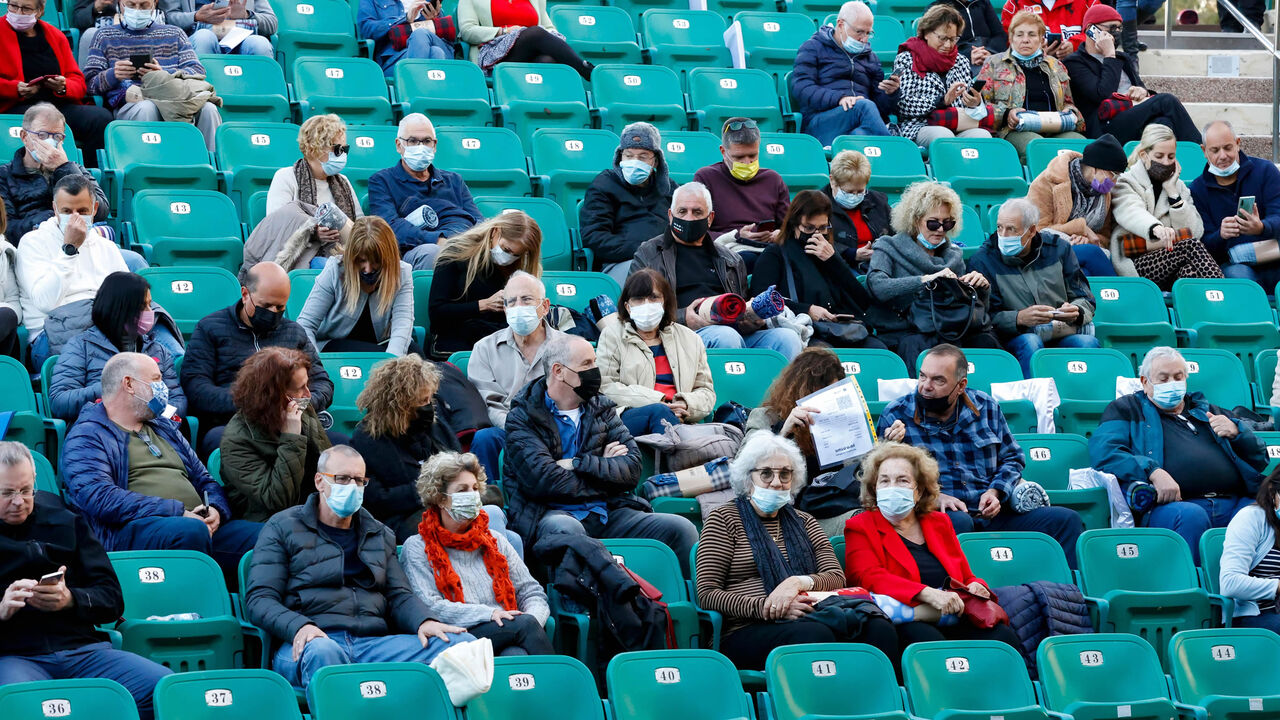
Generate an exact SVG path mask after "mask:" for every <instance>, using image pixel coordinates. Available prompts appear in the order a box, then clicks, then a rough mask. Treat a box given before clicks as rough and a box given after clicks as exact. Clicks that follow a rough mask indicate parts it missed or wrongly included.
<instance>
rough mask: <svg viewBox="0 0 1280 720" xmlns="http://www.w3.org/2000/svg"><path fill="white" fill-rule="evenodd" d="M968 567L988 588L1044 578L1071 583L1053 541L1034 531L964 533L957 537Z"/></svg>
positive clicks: (1056, 544) (1063, 561) (1069, 570)
mask: <svg viewBox="0 0 1280 720" xmlns="http://www.w3.org/2000/svg"><path fill="white" fill-rule="evenodd" d="M958 537H959V538H960V549H961V550H963V551H964V556H965V559H966V560H968V561H969V569H970V570H972V571H973V574H974V575H976V576H978V577H980V578H982V579H983V580H984V581H985V582H986V583H987V585H990V586H991V587H993V588H995V587H1004V586H1006V585H1021V584H1023V583H1029V582H1035V581H1037V580H1044V581H1047V582H1055V583H1062V584H1064V585H1074V584H1075V579H1074V578H1073V577H1072V575H1071V568H1070V567H1069V566H1068V565H1067V555H1066V553H1065V552H1063V550H1062V545H1060V544H1058V541H1057V540H1054V539H1053V538H1051V537H1049V536H1048V535H1045V534H1044V533H1038V532H967V533H964V534H962V535H959V536H958Z"/></svg>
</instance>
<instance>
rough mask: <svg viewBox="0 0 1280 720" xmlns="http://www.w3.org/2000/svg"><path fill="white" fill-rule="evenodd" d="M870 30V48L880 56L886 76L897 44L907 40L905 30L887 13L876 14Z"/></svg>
mask: <svg viewBox="0 0 1280 720" xmlns="http://www.w3.org/2000/svg"><path fill="white" fill-rule="evenodd" d="M833 22H834V21H833ZM871 30H872V32H874V33H875V34H874V35H872V36H871V50H872V51H873V52H875V54H876V57H878V58H880V67H881V69H883V70H884V74H885V75H886V76H888V75H889V70H890V69H891V68H892V67H893V59H894V58H895V57H897V55H898V46H899V45H901V44H902V43H904V42H906V41H907V31H906V30H905V29H904V28H903V25H902V21H901V20H899V19H898V18H894V17H889V16H887V15H877V16H876V19H875V24H874V25H872V26H871Z"/></svg>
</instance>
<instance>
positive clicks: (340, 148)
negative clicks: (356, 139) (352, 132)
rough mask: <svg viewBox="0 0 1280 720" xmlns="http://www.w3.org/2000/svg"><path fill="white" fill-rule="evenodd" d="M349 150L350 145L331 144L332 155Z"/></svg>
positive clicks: (345, 152)
mask: <svg viewBox="0 0 1280 720" xmlns="http://www.w3.org/2000/svg"><path fill="white" fill-rule="evenodd" d="M350 151H351V146H350V145H334V146H333V154H334V155H346V154H347V153H348V152H350Z"/></svg>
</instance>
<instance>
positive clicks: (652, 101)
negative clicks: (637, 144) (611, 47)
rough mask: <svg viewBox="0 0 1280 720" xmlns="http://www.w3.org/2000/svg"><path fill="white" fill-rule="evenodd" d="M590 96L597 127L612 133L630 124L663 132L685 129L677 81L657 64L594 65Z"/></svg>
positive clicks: (685, 123) (664, 134)
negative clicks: (594, 109)
mask: <svg viewBox="0 0 1280 720" xmlns="http://www.w3.org/2000/svg"><path fill="white" fill-rule="evenodd" d="M591 94H592V97H593V99H594V100H595V105H596V111H597V112H598V113H599V115H600V127H602V128H604V129H605V130H608V131H610V132H614V133H621V132H622V128H624V127H626V126H627V125H628V124H630V123H633V122H647V123H649V124H651V125H653V126H654V127H656V128H658V130H660V131H662V133H663V139H666V132H667V131H668V130H687V129H688V128H689V115H688V113H687V112H686V111H685V109H684V91H683V90H681V88H680V78H679V77H678V76H677V75H676V74H675V73H674V72H672V71H671V70H670V69H668V68H665V67H662V66H660V65H597V66H596V69H595V70H592V71H591Z"/></svg>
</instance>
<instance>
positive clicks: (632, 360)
mask: <svg viewBox="0 0 1280 720" xmlns="http://www.w3.org/2000/svg"><path fill="white" fill-rule="evenodd" d="M658 340H659V341H660V342H661V343H662V349H663V351H665V352H666V353H667V361H668V362H670V363H671V374H672V375H673V376H674V377H675V386H676V398H675V399H677V400H683V401H684V402H685V404H686V405H688V406H689V422H698V421H699V420H702V419H703V418H705V417H706V416H708V415H710V414H711V413H712V412H713V411H714V410H715V409H716V391H715V387H714V386H713V385H712V384H711V366H710V365H708V364H707V346H706V345H704V344H703V343H702V338H700V337H698V334H697V333H696V332H694V331H692V330H690V329H689V328H687V327H685V326H684V325H681V324H679V323H671V324H670V325H668V326H667V327H666V329H665V330H663V331H662V332H660V333H658ZM596 363H597V364H598V365H599V366H600V375H601V380H602V385H601V387H600V392H602V393H604V395H605V396H606V397H608V398H609V399H610V400H612V401H613V402H614V404H616V405H617V406H618V411H619V412H621V411H623V410H628V409H630V408H635V407H643V406H645V405H652V404H654V403H659V402H662V397H663V396H662V393H661V392H659V391H658V390H655V389H654V387H653V385H654V383H655V382H656V381H657V379H658V378H657V369H656V368H655V367H654V364H653V351H652V350H650V349H649V346H648V345H647V344H645V341H644V340H641V339H640V335H639V334H638V333H636V331H635V328H633V327H632V326H631V323H626V324H624V323H622V322H619V321H618V320H617V316H616V315H615V316H614V319H613V320H612V321H610V322H609V323H608V324H607V325H605V328H604V330H602V331H601V332H600V343H599V346H598V347H596Z"/></svg>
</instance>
